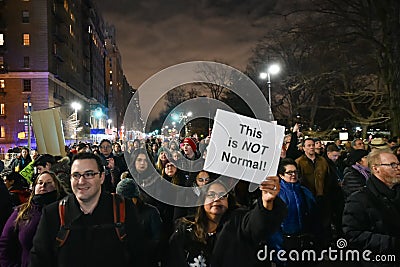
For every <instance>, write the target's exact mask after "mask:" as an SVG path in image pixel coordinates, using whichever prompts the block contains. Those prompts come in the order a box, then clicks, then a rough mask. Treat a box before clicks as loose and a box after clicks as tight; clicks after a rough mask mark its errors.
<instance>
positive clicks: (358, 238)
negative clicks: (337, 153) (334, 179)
mask: <svg viewBox="0 0 400 267" xmlns="http://www.w3.org/2000/svg"><path fill="white" fill-rule="evenodd" d="M368 165H369V168H370V169H371V172H372V176H371V177H370V178H369V179H368V181H367V185H366V187H364V188H363V189H361V190H360V191H357V192H355V193H353V194H352V195H350V197H349V198H348V199H347V201H346V205H345V208H344V212H343V232H344V233H345V236H346V239H347V240H348V241H349V246H351V248H356V249H358V250H359V251H365V250H369V251H371V252H372V254H370V255H367V256H368V258H369V259H370V261H363V264H364V266H400V262H399V261H398V259H399V258H400V253H399V252H400V223H399V222H400V163H399V161H398V159H397V157H396V156H395V155H394V154H393V153H391V151H390V150H386V149H376V150H374V151H372V152H371V153H370V154H369V155H368ZM376 255H385V258H387V256H388V255H395V256H396V261H395V262H393V261H392V262H389V261H388V262H382V261H381V262H377V261H375V260H376V259H378V258H375V256H376ZM378 257H380V256H378Z"/></svg>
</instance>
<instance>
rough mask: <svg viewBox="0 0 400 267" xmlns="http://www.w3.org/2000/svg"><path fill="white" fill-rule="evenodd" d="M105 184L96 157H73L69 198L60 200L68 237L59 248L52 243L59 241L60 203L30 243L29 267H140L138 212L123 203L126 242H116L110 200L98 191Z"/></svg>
mask: <svg viewBox="0 0 400 267" xmlns="http://www.w3.org/2000/svg"><path fill="white" fill-rule="evenodd" d="M104 179H105V174H104V167H103V165H102V162H101V159H100V158H99V157H98V156H96V155H94V154H92V153H80V154H77V155H76V156H75V157H74V159H73V161H72V165H71V188H72V191H73V194H72V195H69V196H67V197H66V198H64V199H63V200H62V201H64V203H65V205H64V207H65V209H64V213H65V215H64V217H63V218H64V221H65V227H66V229H69V230H70V232H69V235H68V236H66V237H64V238H63V239H61V240H64V242H63V243H62V242H56V238H57V237H58V238H60V232H59V231H60V221H61V218H62V217H60V215H59V205H60V204H61V203H60V204H59V203H57V202H55V203H53V204H50V205H49V206H47V207H46V208H45V209H44V210H43V214H42V217H41V220H40V223H39V226H38V229H37V232H36V235H35V237H34V240H33V248H32V250H31V264H30V266H32V267H36V266H40V267H45V266H48V267H56V266H60V267H61V266H78V267H79V266H96V267H97V266H142V260H141V258H140V257H141V255H143V253H142V248H143V247H144V246H143V244H144V239H143V238H142V230H141V227H140V225H139V223H138V217H137V213H136V208H135V207H134V205H133V203H132V202H131V201H125V215H126V217H125V223H124V227H125V232H126V234H127V238H126V239H124V240H120V238H119V237H118V236H117V231H116V228H115V226H116V224H115V223H114V214H113V213H114V208H113V197H112V195H111V194H109V193H107V192H104V191H103V189H102V186H101V185H102V183H103V182H104ZM61 237H62V235H61Z"/></svg>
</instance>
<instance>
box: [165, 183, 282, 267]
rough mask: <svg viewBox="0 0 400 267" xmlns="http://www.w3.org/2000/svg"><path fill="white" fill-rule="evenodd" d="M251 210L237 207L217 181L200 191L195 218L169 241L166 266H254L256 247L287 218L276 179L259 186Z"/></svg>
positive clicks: (178, 228) (185, 222)
mask: <svg viewBox="0 0 400 267" xmlns="http://www.w3.org/2000/svg"><path fill="white" fill-rule="evenodd" d="M260 190H261V196H260V198H259V199H258V202H257V203H256V205H255V206H254V208H253V209H251V210H248V209H242V208H238V206H237V204H236V202H235V199H234V198H233V195H231V194H230V193H229V191H228V188H227V187H226V185H225V184H224V183H222V182H221V181H220V179H218V180H216V181H215V182H213V183H212V184H210V186H209V187H208V188H207V190H206V191H202V194H201V195H200V201H201V204H202V205H201V206H199V207H198V208H197V211H196V215H195V217H194V219H192V220H191V219H188V218H184V219H182V220H181V221H180V223H179V224H178V227H177V230H176V231H175V232H174V233H173V234H172V236H171V238H170V241H169V245H170V246H169V247H170V251H169V257H168V261H167V266H174V267H180V266H253V265H254V264H256V263H257V256H256V255H257V251H258V250H259V247H258V244H259V243H260V241H262V240H263V239H264V238H265V237H267V236H269V234H271V233H273V232H275V231H276V230H277V229H278V228H279V225H280V223H281V222H282V220H283V218H284V217H285V215H286V208H285V206H284V203H283V202H282V201H281V200H280V199H279V198H276V196H277V194H278V192H279V180H278V177H268V179H267V180H265V181H264V182H262V183H261V185H260Z"/></svg>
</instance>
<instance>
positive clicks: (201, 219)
mask: <svg viewBox="0 0 400 267" xmlns="http://www.w3.org/2000/svg"><path fill="white" fill-rule="evenodd" d="M214 184H220V185H222V186H223V187H224V188H225V189H228V187H227V186H226V185H225V184H224V183H222V182H221V181H218V180H217V181H214ZM200 192H201V194H200V197H199V201H200V202H199V204H201V205H200V206H198V207H197V210H196V214H195V217H194V221H190V220H188V219H185V218H184V219H182V222H183V223H185V224H188V225H192V226H193V230H194V235H195V238H196V239H197V241H199V242H201V243H204V244H206V243H207V233H208V217H207V213H206V211H205V209H204V201H205V198H206V195H207V192H208V191H206V190H201V191H200ZM237 207H238V204H237V202H236V199H235V196H234V194H233V193H232V192H231V191H229V192H228V209H227V211H226V213H225V214H227V213H228V212H230V211H232V210H234V209H236V208H237Z"/></svg>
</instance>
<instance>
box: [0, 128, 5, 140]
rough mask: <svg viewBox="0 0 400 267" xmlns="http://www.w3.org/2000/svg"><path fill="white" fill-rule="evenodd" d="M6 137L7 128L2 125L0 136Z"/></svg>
mask: <svg viewBox="0 0 400 267" xmlns="http://www.w3.org/2000/svg"><path fill="white" fill-rule="evenodd" d="M4 137H6V129H5V128H4V126H0V138H4Z"/></svg>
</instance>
